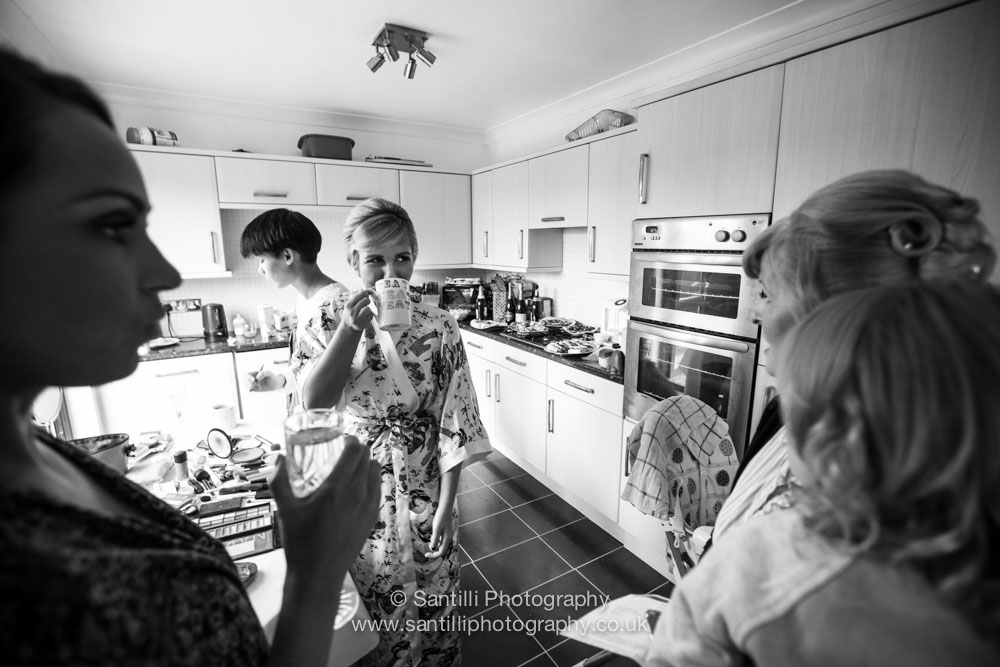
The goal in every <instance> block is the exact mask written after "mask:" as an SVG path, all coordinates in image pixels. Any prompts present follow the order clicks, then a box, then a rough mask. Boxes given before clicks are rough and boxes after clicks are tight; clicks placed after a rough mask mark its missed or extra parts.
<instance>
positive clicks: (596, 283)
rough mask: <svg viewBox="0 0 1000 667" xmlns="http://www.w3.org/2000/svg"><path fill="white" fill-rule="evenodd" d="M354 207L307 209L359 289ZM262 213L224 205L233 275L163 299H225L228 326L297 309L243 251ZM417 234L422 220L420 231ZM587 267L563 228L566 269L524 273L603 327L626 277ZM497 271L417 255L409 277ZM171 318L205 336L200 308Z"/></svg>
mask: <svg viewBox="0 0 1000 667" xmlns="http://www.w3.org/2000/svg"><path fill="white" fill-rule="evenodd" d="M350 210H351V209H350V208H347V207H344V208H339V207H337V208H334V207H330V208H328V209H314V210H310V211H307V212H306V213H305V214H306V215H307V216H309V218H310V219H311V220H312V221H313V222H314V223H316V226H317V227H318V228H319V230H320V233H321V234H322V235H323V249H322V250H321V251H320V253H319V257H318V258H317V261H318V262H319V265H320V268H322V269H323V271H324V272H325V273H326V274H327V275H329V276H330V277H332V278H333V279H334V280H338V281H340V282H342V283H344V284H345V285H346V286H347V287H348V288H349V289H352V290H355V289H360V288H361V281H360V280H359V279H358V276H357V274H356V273H354V270H353V269H351V268H350V267H349V266H348V264H347V259H346V257H345V253H344V245H343V241H342V238H343V230H344V220H345V219H346V218H347V214H348V213H349V212H350ZM260 213H261V211H259V210H247V209H223V210H222V239H223V247H224V249H225V254H226V266H227V267H228V268H229V270H230V271H232V274H233V275H232V277H231V278H208V279H198V280H185V281H184V283H183V284H182V285H181V286H180V287H179V288H177V289H176V290H171V291H170V292H164V293H163V294H162V295H161V299H163V300H170V299H187V298H198V299H201V300H202V303H203V304H204V303H221V304H222V305H223V307H224V308H225V311H226V317H227V318H228V320H229V326H230V328H232V321H233V318H234V317H236V314H237V313H239V314H240V315H243V317H245V318H247V319H253V320H256V313H257V304H258V303H270V304H272V305H273V306H274V307H275V308H279V309H281V310H287V311H292V310H294V308H295V296H296V295H295V291H294V290H293V289H292V288H291V287H289V288H286V289H283V290H279V289H276V288H275V287H274V286H273V285H272V284H271V283H269V282H268V281H267V280H266V279H265V278H264V276H262V275H261V274H260V273H258V272H257V263H256V262H255V261H253V260H252V259H243V258H242V257H241V256H240V234H241V233H242V232H243V229H244V228H245V227H246V226H247V224H248V223H249V222H250V221H251V220H253V219H254V218H255V217H256V216H257V215H259V214H260ZM623 224H625V223H623ZM419 233H420V229H419V221H418V227H417V234H418V235H419ZM586 267H587V231H586V228H584V227H580V228H570V229H566V230H565V231H564V232H563V270H562V271H561V272H556V273H527V274H526V275H525V278H526V279H528V280H531V281H534V282H536V283H538V285H539V292H540V294H541V296H548V297H552V298H553V301H554V307H555V314H557V315H559V316H561V317H571V318H573V319H577V320H580V321H581V322H584V323H586V324H591V325H594V326H599V325H600V324H601V318H602V317H603V305H604V302H605V301H607V300H612V299H617V298H621V297H625V296H627V295H628V278H626V277H624V276H610V275H592V274H588V273H587V272H586V270H587V268H586ZM495 273H496V272H495V271H489V270H482V269H447V270H426V271H421V270H420V260H419V257H418V259H417V269H416V270H415V271H414V274H413V278H412V280H411V282H413V283H414V284H417V285H420V284H423V283H424V282H427V281H435V282H437V283H438V284H443V283H444V281H445V277H446V276H452V277H472V276H481V277H484V278H490V277H492V276H493V275H494V274H495ZM171 322H172V325H173V333H174V335H178V336H185V335H191V336H198V335H201V332H202V325H201V314H200V313H197V312H195V313H175V314H173V315H171ZM166 327H167V321H166V319H164V320H163V329H164V335H169V333H168V332H167V330H166Z"/></svg>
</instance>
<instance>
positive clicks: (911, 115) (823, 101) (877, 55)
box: [774, 2, 1000, 233]
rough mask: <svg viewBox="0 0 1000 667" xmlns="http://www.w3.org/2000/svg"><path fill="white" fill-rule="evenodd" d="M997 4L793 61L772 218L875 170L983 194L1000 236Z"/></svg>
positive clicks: (986, 215) (987, 219) (985, 213)
mask: <svg viewBox="0 0 1000 667" xmlns="http://www.w3.org/2000/svg"><path fill="white" fill-rule="evenodd" d="M998 26H1000V3H996V2H976V3H970V4H967V5H963V6H962V7H958V8H956V9H952V10H949V11H946V12H941V13H939V14H935V15H933V16H931V17H929V18H925V19H921V20H919V21H913V22H911V23H906V24H904V25H901V26H898V27H895V28H891V29H889V30H885V31H882V32H878V33H875V34H873V35H868V36H867V37H862V38H860V39H855V40H852V41H850V42H846V43H844V44H840V45H837V46H834V47H831V48H828V49H823V50H822V51H817V52H816V53H813V54H810V55H807V56H804V57H802V58H797V59H795V60H792V61H789V62H788V63H787V64H786V65H785V92H784V95H783V100H782V109H781V143H780V148H779V151H778V170H777V178H776V182H775V187H774V219H776V220H777V219H780V218H781V217H784V216H787V215H788V214H789V213H790V212H791V211H793V210H794V209H795V208H796V207H797V206H798V205H799V204H801V203H802V202H803V201H804V200H805V199H806V197H808V196H809V195H810V194H812V193H813V192H815V191H816V190H817V189H818V188H820V187H822V186H824V185H827V184H828V183H831V182H833V181H834V180H836V179H838V178H840V177H841V176H846V175H847V174H851V173H854V172H858V171H864V170H868V169H888V168H892V169H907V170H910V171H914V172H916V173H917V174H919V175H920V176H922V177H924V178H926V179H928V180H930V181H932V182H934V183H941V184H943V185H946V186H948V187H950V188H952V189H954V190H956V191H958V192H960V193H961V194H963V195H969V196H973V197H976V198H977V199H979V203H980V205H981V206H982V214H981V215H980V219H981V220H982V221H983V222H984V223H986V224H987V225H990V226H991V227H992V229H993V231H994V233H1000V187H998V185H1000V123H998V122H997V119H996V113H995V109H996V102H995V100H997V98H998V95H1000V66H998V63H1000V53H998V47H997V40H996V36H997V27H998Z"/></svg>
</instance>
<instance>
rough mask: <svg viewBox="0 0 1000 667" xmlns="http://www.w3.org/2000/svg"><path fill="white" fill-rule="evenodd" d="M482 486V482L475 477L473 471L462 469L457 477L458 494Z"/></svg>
mask: <svg viewBox="0 0 1000 667" xmlns="http://www.w3.org/2000/svg"><path fill="white" fill-rule="evenodd" d="M482 486H484V482H483V480H481V479H479V478H478V477H476V473H475V471H471V470H463V471H462V474H461V476H460V477H459V478H458V495H462V494H463V493H465V492H466V491H472V490H473V489H478V488H480V487H482Z"/></svg>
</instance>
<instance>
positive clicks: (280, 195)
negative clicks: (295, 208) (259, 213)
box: [253, 190, 288, 199]
mask: <svg viewBox="0 0 1000 667" xmlns="http://www.w3.org/2000/svg"><path fill="white" fill-rule="evenodd" d="M253 196H254V197H278V198H279V199H284V198H285V197H287V196H288V193H287V192H267V191H265V190H254V192H253Z"/></svg>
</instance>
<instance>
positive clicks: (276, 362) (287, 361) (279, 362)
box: [271, 359, 292, 366]
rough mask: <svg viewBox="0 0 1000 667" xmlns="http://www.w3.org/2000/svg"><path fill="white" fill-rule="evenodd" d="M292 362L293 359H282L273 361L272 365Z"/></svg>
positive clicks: (284, 364) (285, 364)
mask: <svg viewBox="0 0 1000 667" xmlns="http://www.w3.org/2000/svg"><path fill="white" fill-rule="evenodd" d="M290 363H292V361H291V359H280V360H278V361H272V362H271V365H272V366H287V365H288V364H290Z"/></svg>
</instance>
